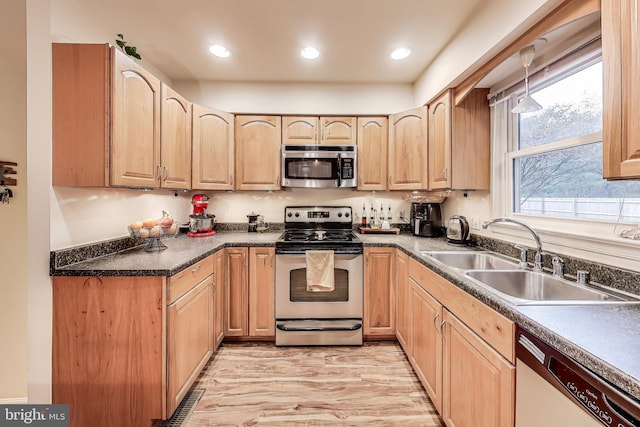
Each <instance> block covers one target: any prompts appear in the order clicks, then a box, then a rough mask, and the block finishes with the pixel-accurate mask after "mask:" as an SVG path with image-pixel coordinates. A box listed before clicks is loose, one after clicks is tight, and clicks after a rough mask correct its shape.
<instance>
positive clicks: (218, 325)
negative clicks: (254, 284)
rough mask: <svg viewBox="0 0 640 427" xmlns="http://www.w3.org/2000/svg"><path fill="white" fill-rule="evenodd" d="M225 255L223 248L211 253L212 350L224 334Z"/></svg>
mask: <svg viewBox="0 0 640 427" xmlns="http://www.w3.org/2000/svg"><path fill="white" fill-rule="evenodd" d="M226 266H227V264H226V257H225V253H224V249H220V250H219V251H217V252H216V253H214V254H213V281H214V287H213V306H214V313H213V316H214V321H213V344H214V351H215V350H217V349H218V347H219V346H220V344H221V343H222V340H223V339H224V334H225V326H224V320H225V312H226V308H225V304H226V295H227V285H228V283H227V272H226Z"/></svg>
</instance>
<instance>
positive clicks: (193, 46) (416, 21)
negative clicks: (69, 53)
mask: <svg viewBox="0 0 640 427" xmlns="http://www.w3.org/2000/svg"><path fill="white" fill-rule="evenodd" d="M483 1H484V0H183V1H178V0H134V1H132V0H109V1H105V0H76V2H77V3H78V4H79V5H80V6H81V7H82V8H84V9H85V10H86V11H87V12H89V13H90V14H92V15H94V16H95V19H96V20H98V22H99V23H100V24H101V25H102V26H104V27H105V28H107V29H111V30H112V31H113V34H114V40H115V34H117V33H122V34H124V36H125V39H126V41H127V42H128V43H129V44H130V45H134V46H136V47H137V49H138V51H139V52H140V54H141V55H142V57H143V64H144V61H145V60H146V61H150V62H151V63H152V64H154V65H155V66H156V67H157V68H158V69H160V70H162V71H163V72H164V73H166V74H167V75H168V76H169V77H170V78H172V79H173V80H217V81H245V82H247V81H249V82H333V83H337V82H343V83H346V82H349V83H353V82H362V83H413V82H414V81H415V80H416V79H417V78H418V77H419V76H420V75H421V74H422V72H423V71H424V70H425V68H426V67H427V66H428V65H429V64H430V63H431V61H432V60H433V59H434V58H435V57H436V56H437V55H438V53H439V52H440V51H441V50H442V49H443V48H444V46H446V44H447V43H448V42H449V41H450V40H451V39H452V37H453V36H454V35H455V34H456V33H457V32H458V30H459V29H460V28H461V27H462V26H463V25H464V23H465V21H466V20H467V19H468V17H469V16H471V15H472V14H473V13H474V11H475V10H476V8H477V7H479V6H480V5H481V4H482V3H483ZM114 40H112V41H111V43H112V44H114ZM211 44H222V45H224V46H226V47H228V49H229V50H231V52H232V54H231V56H230V57H229V58H224V59H222V58H216V57H214V56H213V55H211V54H210V53H209V51H208V47H209V45H211ZM306 45H314V46H316V47H317V48H318V49H319V50H320V52H321V56H320V58H318V59H316V60H313V61H309V60H304V59H302V58H301V57H300V55H299V52H300V50H301V49H302V48H303V47H304V46H306ZM400 45H409V46H410V47H411V48H412V49H413V55H411V56H410V57H409V58H407V59H405V60H401V61H392V60H391V59H390V58H389V57H388V52H389V51H390V50H391V49H392V48H394V47H397V46H400Z"/></svg>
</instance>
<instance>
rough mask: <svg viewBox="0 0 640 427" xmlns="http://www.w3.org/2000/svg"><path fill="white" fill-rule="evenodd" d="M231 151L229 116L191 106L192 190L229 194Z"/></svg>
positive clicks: (231, 118)
mask: <svg viewBox="0 0 640 427" xmlns="http://www.w3.org/2000/svg"><path fill="white" fill-rule="evenodd" d="M233 147H234V123H233V114H231V113H227V112H224V111H220V110H216V109H214V108H209V107H203V106H201V105H197V104H193V162H192V177H193V179H192V185H191V186H192V188H193V189H197V190H233V184H234V149H233Z"/></svg>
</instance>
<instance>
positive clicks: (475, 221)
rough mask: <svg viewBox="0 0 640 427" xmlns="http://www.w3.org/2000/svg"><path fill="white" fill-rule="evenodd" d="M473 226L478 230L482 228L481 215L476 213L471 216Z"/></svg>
mask: <svg viewBox="0 0 640 427" xmlns="http://www.w3.org/2000/svg"><path fill="white" fill-rule="evenodd" d="M470 225H471V228H473V229H475V230H477V229H479V228H480V216H479V215H474V216H472V217H471V224H470Z"/></svg>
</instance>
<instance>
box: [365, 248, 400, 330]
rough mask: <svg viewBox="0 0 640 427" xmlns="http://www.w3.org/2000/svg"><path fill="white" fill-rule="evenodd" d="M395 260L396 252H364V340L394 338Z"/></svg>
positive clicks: (388, 249) (382, 249) (380, 250)
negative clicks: (377, 337)
mask: <svg viewBox="0 0 640 427" xmlns="http://www.w3.org/2000/svg"><path fill="white" fill-rule="evenodd" d="M395 256H396V250H395V249H394V248H386V247H372V248H365V249H364V322H363V323H364V325H363V334H364V335H365V336H367V335H368V336H372V335H373V336H380V335H389V336H393V335H394V334H395V299H394V285H393V284H394V281H395V270H394V265H395Z"/></svg>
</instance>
